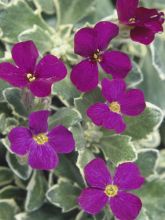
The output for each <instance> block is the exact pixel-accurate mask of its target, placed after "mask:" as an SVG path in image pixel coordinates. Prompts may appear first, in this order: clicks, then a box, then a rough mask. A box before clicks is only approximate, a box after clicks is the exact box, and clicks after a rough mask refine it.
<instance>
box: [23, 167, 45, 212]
mask: <svg viewBox="0 0 165 220" xmlns="http://www.w3.org/2000/svg"><path fill="white" fill-rule="evenodd" d="M46 190H47V182H46V179H45V177H44V176H43V174H42V172H39V171H36V172H34V174H33V176H32V178H31V180H30V182H29V184H28V186H27V196H26V200H25V210H26V211H28V212H32V211H34V210H37V209H39V208H40V207H41V206H42V205H43V203H44V199H45V193H46Z"/></svg>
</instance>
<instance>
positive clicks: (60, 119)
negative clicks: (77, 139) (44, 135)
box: [49, 108, 82, 128]
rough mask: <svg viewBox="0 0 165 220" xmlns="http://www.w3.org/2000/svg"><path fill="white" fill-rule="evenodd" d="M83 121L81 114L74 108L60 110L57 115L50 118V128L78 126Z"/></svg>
mask: <svg viewBox="0 0 165 220" xmlns="http://www.w3.org/2000/svg"><path fill="white" fill-rule="evenodd" d="M81 120H82V118H81V115H80V113H79V112H78V111H77V110H76V109H73V108H60V109H59V110H57V112H56V113H55V114H53V115H52V116H50V117H49V127H50V128H53V127H54V126H56V125H64V126H65V127H71V126H74V125H76V124H78V123H79V122H80V121H81Z"/></svg>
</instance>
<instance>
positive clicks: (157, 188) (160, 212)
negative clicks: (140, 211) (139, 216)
mask: <svg viewBox="0 0 165 220" xmlns="http://www.w3.org/2000/svg"><path fill="white" fill-rule="evenodd" d="M164 194H165V181H162V180H159V179H157V180H153V181H151V182H147V183H146V184H145V185H144V187H143V188H142V189H140V190H138V195H139V196H140V198H141V199H142V202H143V207H144V208H145V210H146V214H147V216H148V219H149V220H155V219H156V220H162V219H164V216H165V200H164V196H163V195H164Z"/></svg>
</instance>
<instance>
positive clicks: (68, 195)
mask: <svg viewBox="0 0 165 220" xmlns="http://www.w3.org/2000/svg"><path fill="white" fill-rule="evenodd" d="M79 195H80V188H78V187H76V186H75V185H73V184H72V183H71V182H70V181H68V180H60V179H59V181H58V183H57V184H56V185H54V186H52V187H51V188H50V189H49V190H48V191H47V193H46V197H47V199H48V200H49V202H50V203H52V204H54V205H55V206H57V207H60V208H62V212H69V211H71V210H73V209H75V208H77V207H78V204H77V197H78V196H79Z"/></svg>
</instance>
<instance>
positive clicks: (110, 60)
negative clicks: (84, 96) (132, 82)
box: [71, 21, 132, 92]
mask: <svg viewBox="0 0 165 220" xmlns="http://www.w3.org/2000/svg"><path fill="white" fill-rule="evenodd" d="M118 32H119V28H118V26H117V25H115V24H113V23H111V22H107V21H103V22H99V23H97V24H96V25H95V26H94V28H90V27H85V28H82V29H80V30H79V31H78V32H77V33H76V35H75V38H74V50H75V53H76V54H78V55H80V56H82V57H84V58H85V59H84V60H83V61H81V62H80V63H79V64H77V65H76V66H74V67H73V69H72V72H71V80H72V82H73V84H74V85H75V86H76V87H77V89H78V90H80V91H82V92H87V91H90V90H92V89H94V88H95V87H96V86H97V84H98V80H99V76H98V65H97V63H99V64H100V65H101V67H102V68H103V70H104V71H105V72H106V73H108V74H111V75H112V76H113V78H124V77H125V76H126V75H127V74H128V72H129V71H130V70H131V68H132V64H131V61H130V59H129V57H128V56H127V55H126V54H124V53H122V52H119V51H108V50H106V49H107V47H108V44H109V42H110V41H111V40H112V39H113V38H114V37H116V36H117V35H118Z"/></svg>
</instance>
